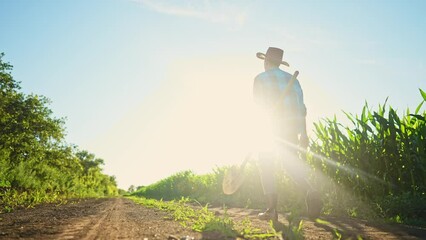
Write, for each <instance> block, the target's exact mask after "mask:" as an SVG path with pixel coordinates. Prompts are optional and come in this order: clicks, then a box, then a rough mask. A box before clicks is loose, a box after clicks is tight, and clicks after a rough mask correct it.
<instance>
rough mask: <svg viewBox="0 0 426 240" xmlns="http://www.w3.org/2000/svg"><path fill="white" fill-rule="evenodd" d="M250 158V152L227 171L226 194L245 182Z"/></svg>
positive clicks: (288, 88)
mask: <svg viewBox="0 0 426 240" xmlns="http://www.w3.org/2000/svg"><path fill="white" fill-rule="evenodd" d="M298 75H299V71H295V72H294V74H293V76H292V77H291V79H290V81H289V82H288V85H287V87H286V88H285V89H284V91H283V92H282V93H281V94H280V96H279V98H278V101H277V102H276V104H275V105H274V107H275V108H276V106H278V104H279V102H281V101H282V100H283V99H284V98H285V97H286V96H287V94H288V93H289V92H290V88H291V87H292V86H293V83H294V81H296V78H297V76H298ZM250 159H251V154H248V155H247V156H246V158H245V159H244V161H243V163H242V164H241V165H240V166H236V165H234V166H232V167H231V168H229V169H228V170H227V171H226V173H225V176H224V177H223V182H222V190H223V193H224V194H226V195H231V194H233V193H235V192H236V191H237V190H238V189H239V188H240V187H241V185H242V184H243V183H244V180H245V174H244V168H245V166H246V165H247V163H248V161H249V160H250Z"/></svg>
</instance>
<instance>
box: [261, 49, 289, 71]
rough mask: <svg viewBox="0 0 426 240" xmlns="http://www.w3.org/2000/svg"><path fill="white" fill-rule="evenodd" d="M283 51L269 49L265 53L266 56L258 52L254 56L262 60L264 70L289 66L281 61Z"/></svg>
mask: <svg viewBox="0 0 426 240" xmlns="http://www.w3.org/2000/svg"><path fill="white" fill-rule="evenodd" d="M283 54H284V51H283V50H282V49H279V48H275V47H269V48H268V50H267V51H266V54H264V53H260V52H258V53H257V54H256V56H257V57H258V58H260V59H262V60H264V67H265V70H269V69H271V68H276V67H279V66H280V65H281V64H283V65H285V66H287V67H288V66H289V64H288V63H287V62H284V61H283Z"/></svg>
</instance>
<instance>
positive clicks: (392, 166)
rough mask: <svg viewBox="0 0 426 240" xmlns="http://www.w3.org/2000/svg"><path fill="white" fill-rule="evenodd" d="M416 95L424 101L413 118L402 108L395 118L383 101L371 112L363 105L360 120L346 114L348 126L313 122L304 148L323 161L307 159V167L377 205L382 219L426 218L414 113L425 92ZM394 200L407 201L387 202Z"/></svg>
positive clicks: (425, 177)
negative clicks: (310, 139)
mask: <svg viewBox="0 0 426 240" xmlns="http://www.w3.org/2000/svg"><path fill="white" fill-rule="evenodd" d="M420 93H421V95H422V97H423V99H424V100H423V101H422V102H421V103H420V104H419V105H418V106H417V108H416V111H415V113H414V114H411V113H410V110H409V109H407V110H406V111H405V113H404V115H402V116H401V117H399V116H398V114H397V111H396V110H395V109H393V108H392V107H390V106H388V107H387V106H386V102H385V104H384V105H383V106H380V105H379V108H378V110H377V111H372V110H370V109H369V107H368V105H367V104H365V106H364V108H363V109H362V113H361V115H360V116H358V115H355V116H354V115H352V114H348V113H346V116H347V118H348V119H349V120H350V122H351V123H352V126H351V127H348V126H343V125H342V124H340V123H338V122H337V119H336V118H334V119H325V120H323V121H322V122H320V123H317V124H315V133H316V139H315V141H314V142H312V144H311V145H310V149H311V150H312V151H313V152H315V153H317V154H320V155H322V156H324V157H325V158H322V159H320V160H319V161H318V158H315V157H313V158H311V159H310V161H311V164H312V165H314V167H315V168H316V169H320V170H321V171H322V172H323V173H325V174H326V175H327V176H329V177H330V178H331V179H333V180H334V183H336V184H337V186H338V187H339V188H341V189H348V190H350V191H351V193H352V194H354V195H357V196H360V197H361V198H362V199H363V200H364V201H366V202H372V203H377V204H380V205H382V206H381V207H382V208H386V210H384V211H382V213H383V212H384V213H385V215H388V214H390V215H391V216H395V215H398V216H404V217H403V218H410V217H421V218H423V219H426V209H425V207H424V206H425V204H420V201H423V203H424V199H425V198H424V195H425V192H426V121H425V119H426V111H424V112H423V113H421V112H420V111H421V107H422V105H423V103H424V101H425V100H426V94H425V93H424V92H423V91H422V90H420ZM327 159H328V160H331V161H332V162H334V163H336V164H330V161H327ZM328 192H334V193H335V194H336V195H338V194H339V191H333V190H329V191H328ZM398 199H399V200H400V199H405V200H408V199H409V201H405V202H404V203H405V204H408V205H403V206H404V207H403V208H404V209H402V208H400V209H398V208H397V204H394V205H392V204H390V202H394V201H397V202H398V201H399V200H398ZM417 199H419V200H417ZM401 206H402V205H401Z"/></svg>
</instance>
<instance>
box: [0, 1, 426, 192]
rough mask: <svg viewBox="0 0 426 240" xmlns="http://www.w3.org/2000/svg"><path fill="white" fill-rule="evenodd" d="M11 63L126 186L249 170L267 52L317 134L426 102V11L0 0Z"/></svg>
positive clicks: (0, 29)
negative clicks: (376, 112) (258, 80)
mask: <svg viewBox="0 0 426 240" xmlns="http://www.w3.org/2000/svg"><path fill="white" fill-rule="evenodd" d="M0 12H1V14H0V52H4V53H5V54H6V56H5V58H4V60H6V61H9V62H10V63H11V64H12V65H13V66H14V70H13V76H14V77H15V79H16V80H18V81H21V86H22V87H23V91H24V92H26V93H35V94H40V95H44V96H46V97H48V98H50V99H51V100H52V104H51V105H50V107H51V109H52V110H53V112H54V114H55V116H57V117H66V118H67V120H66V128H67V142H69V143H72V144H76V145H78V146H79V147H80V148H81V149H85V150H88V151H89V152H92V153H94V154H95V155H96V156H98V157H100V158H103V159H104V160H105V163H106V166H105V171H106V172H107V173H108V174H112V175H115V176H116V177H117V180H118V183H119V186H120V187H122V188H127V187H128V186H129V185H131V184H133V185H136V186H139V185H147V184H150V183H153V182H155V181H157V180H160V179H161V178H164V177H166V176H169V175H171V174H172V173H175V172H177V171H181V170H186V169H192V170H194V171H195V172H198V173H204V172H209V171H211V170H212V168H214V167H215V166H221V165H224V164H230V163H238V162H240V161H242V156H244V153H245V151H246V150H247V149H246V147H247V146H250V144H251V142H250V141H249V139H250V133H249V130H248V129H249V128H250V124H249V123H250V121H249V119H250V118H251V117H250V115H249V114H250V110H249V109H250V104H251V103H252V98H251V91H252V84H253V78H254V77H255V76H256V74H258V73H260V72H261V71H262V70H263V63H262V61H261V60H259V59H257V58H256V52H265V51H266V49H267V48H268V47H269V46H275V47H279V48H282V49H284V60H286V61H287V62H289V63H290V67H289V68H287V67H282V69H284V70H287V71H289V72H291V73H292V72H294V71H295V70H299V71H300V75H299V81H300V83H301V85H302V88H303V90H304V94H305V102H306V105H307V108H308V129H312V123H313V122H317V121H318V120H319V119H322V118H324V117H331V116H333V115H334V114H336V115H337V116H338V118H340V119H342V120H343V119H344V118H343V116H342V114H341V112H342V110H344V111H346V112H350V113H354V114H356V113H360V112H361V109H362V106H363V105H364V103H365V101H367V102H368V103H369V105H370V106H371V107H372V108H373V109H374V108H376V107H377V105H378V104H379V103H384V101H385V99H386V98H387V97H389V101H388V102H389V104H390V105H392V106H393V107H394V108H397V109H399V110H400V111H402V110H404V109H405V108H407V107H410V108H411V109H415V107H416V106H417V105H418V103H420V101H421V97H420V94H419V91H418V89H419V88H422V89H423V90H426V44H425V43H426V14H425V13H426V1H423V0H418V1H415V0H401V1H397V0H386V1H385V0H383V1H380V0H375V1H369V0H368V1H367V0H357V1H351V0H345V1H337V0H335V1H328V0H321V1H320V0H315V1H278V0H276V1H272V0H271V1H261V0H258V1H250V0H244V1H243V0H241V1H237V0H236V1H221V0H215V1H209V0H181V1H173V0H168V1H167V0H60V1H59V0H38V1H29V0H0Z"/></svg>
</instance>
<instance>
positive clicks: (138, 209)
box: [0, 198, 426, 239]
mask: <svg viewBox="0 0 426 240" xmlns="http://www.w3.org/2000/svg"><path fill="white" fill-rule="evenodd" d="M212 210H213V211H216V212H217V213H219V214H220V213H221V212H222V210H221V209H212ZM228 214H229V215H230V216H231V217H232V218H234V219H235V220H241V219H243V218H245V217H249V218H250V219H251V221H252V223H253V224H254V226H255V227H258V228H261V229H266V228H268V227H269V226H268V224H267V223H266V222H262V221H259V220H257V219H256V214H257V212H255V211H252V210H247V209H236V208H234V209H228ZM279 220H280V222H279V223H278V225H277V227H278V228H279V227H280V225H281V226H285V225H286V224H288V222H287V221H286V219H285V217H284V216H283V215H281V216H280V219H279ZM324 220H326V221H328V222H329V223H330V224H328V225H321V224H317V223H315V222H312V221H309V220H307V219H306V220H304V221H305V223H304V227H303V229H304V237H305V239H333V236H334V235H333V231H334V229H338V230H339V232H340V233H341V234H342V235H343V238H342V239H347V238H351V239H356V236H361V237H362V238H363V239H426V229H420V228H407V227H402V226H395V225H393V226H392V225H377V224H376V225H373V224H368V223H367V222H365V221H361V220H354V219H337V218H331V217H328V218H324ZM170 236H175V237H176V238H170ZM184 236H191V237H194V238H195V239H218V235H214V234H213V235H212V234H207V233H204V234H202V233H196V232H193V231H191V230H189V229H185V228H183V227H182V226H181V225H179V224H178V223H176V222H174V221H172V220H169V219H167V214H165V213H164V212H160V211H158V210H154V209H148V208H145V207H143V206H140V205H137V204H135V203H133V202H132V201H131V200H128V199H125V198H112V199H88V200H82V201H80V202H78V203H72V204H66V205H61V206H56V205H53V204H49V205H48V204H46V205H41V206H38V207H36V208H34V209H21V210H16V211H15V212H13V213H7V214H1V215H0V239H21V238H24V239H181V238H182V237H184Z"/></svg>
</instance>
